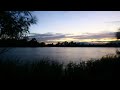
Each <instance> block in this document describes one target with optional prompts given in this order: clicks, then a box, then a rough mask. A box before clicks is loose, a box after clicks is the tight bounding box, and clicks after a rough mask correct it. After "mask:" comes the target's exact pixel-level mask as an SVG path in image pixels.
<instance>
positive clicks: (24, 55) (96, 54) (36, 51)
mask: <svg viewBox="0 0 120 90" xmlns="http://www.w3.org/2000/svg"><path fill="white" fill-rule="evenodd" d="M115 53H116V48H106V47H43V48H13V49H11V50H10V51H9V52H7V53H6V54H5V55H4V56H3V57H7V58H11V59H12V58H18V59H19V58H20V59H22V60H40V59H41V58H42V59H43V58H50V59H53V60H58V61H60V62H69V61H73V62H76V61H80V60H84V61H85V60H90V59H91V58H95V59H97V58H101V57H102V56H105V55H108V54H115Z"/></svg>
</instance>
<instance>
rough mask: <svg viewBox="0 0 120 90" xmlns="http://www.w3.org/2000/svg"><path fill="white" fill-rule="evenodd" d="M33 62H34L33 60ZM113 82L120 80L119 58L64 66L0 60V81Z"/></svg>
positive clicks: (51, 63) (115, 56)
mask: <svg viewBox="0 0 120 90" xmlns="http://www.w3.org/2000/svg"><path fill="white" fill-rule="evenodd" d="M34 61H35V60H34ZM5 79H11V80H13V79H15V80H28V79H30V80H113V79H120V56H119V55H108V56H105V57H102V58H101V59H97V60H95V59H92V60H89V61H86V62H85V61H81V62H79V63H77V64H76V63H74V62H70V63H68V64H67V65H65V66H64V64H61V63H59V62H55V61H51V60H49V59H48V60H40V61H36V62H32V63H29V62H26V63H25V62H24V63H23V62H22V61H21V60H17V59H15V60H10V59H6V60H5V59H1V60H0V80H5Z"/></svg>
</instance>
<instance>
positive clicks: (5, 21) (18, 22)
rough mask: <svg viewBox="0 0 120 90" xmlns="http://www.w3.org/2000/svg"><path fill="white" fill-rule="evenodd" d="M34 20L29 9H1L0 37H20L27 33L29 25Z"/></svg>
mask: <svg viewBox="0 0 120 90" xmlns="http://www.w3.org/2000/svg"><path fill="white" fill-rule="evenodd" d="M36 21H37V20H36V17H35V16H33V15H32V14H31V12H30V11H1V12H0V38H5V39H6V38H10V39H13V38H14V39H20V38H22V37H23V36H25V35H26V34H27V33H29V27H30V26H31V25H32V24H36Z"/></svg>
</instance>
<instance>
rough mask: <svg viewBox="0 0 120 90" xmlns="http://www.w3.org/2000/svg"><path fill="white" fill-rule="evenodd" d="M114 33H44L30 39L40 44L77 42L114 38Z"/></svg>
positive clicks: (33, 35) (32, 35)
mask: <svg viewBox="0 0 120 90" xmlns="http://www.w3.org/2000/svg"><path fill="white" fill-rule="evenodd" d="M114 37H115V33H114V32H102V33H84V34H83V35H72V34H62V33H44V34H36V33H31V36H29V38H36V39H37V40H38V41H39V42H40V41H44V42H50V41H52V42H54V40H59V39H65V38H72V39H76V40H80V39H102V38H114Z"/></svg>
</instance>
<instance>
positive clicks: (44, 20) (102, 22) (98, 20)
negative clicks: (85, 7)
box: [30, 11, 120, 42]
mask: <svg viewBox="0 0 120 90" xmlns="http://www.w3.org/2000/svg"><path fill="white" fill-rule="evenodd" d="M33 14H34V15H35V16H36V17H37V18H38V23H37V24H36V25H33V26H31V27H30V32H31V33H36V34H38V35H37V37H36V36H35V37H36V38H37V39H38V40H39V41H45V42H57V41H79V42H81V41H85V42H91V41H114V40H116V38H115V37H114V35H113V33H114V32H116V31H117V30H118V28H119V27H120V11H35V12H33ZM91 33H92V34H91ZM104 33H105V34H104ZM99 34H100V35H99ZM39 35H40V36H39ZM50 35H51V36H50ZM72 35H73V37H72ZM38 36H39V38H38ZM49 37H50V39H49Z"/></svg>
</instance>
